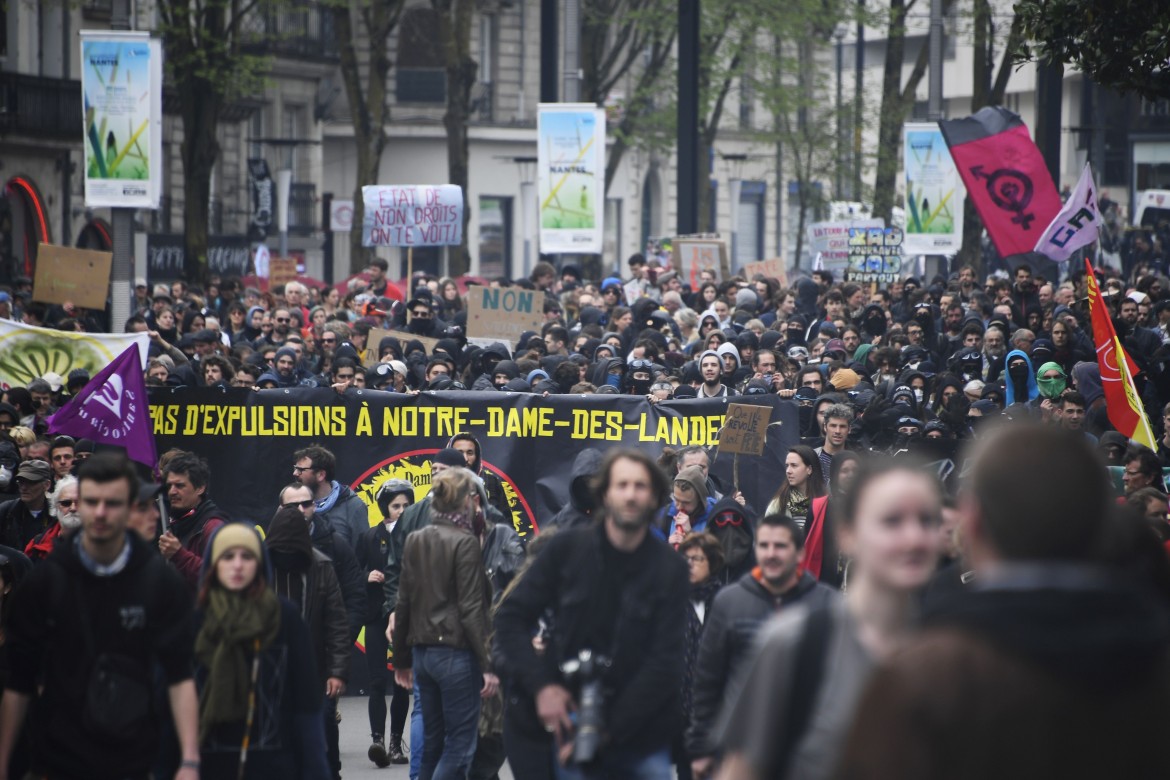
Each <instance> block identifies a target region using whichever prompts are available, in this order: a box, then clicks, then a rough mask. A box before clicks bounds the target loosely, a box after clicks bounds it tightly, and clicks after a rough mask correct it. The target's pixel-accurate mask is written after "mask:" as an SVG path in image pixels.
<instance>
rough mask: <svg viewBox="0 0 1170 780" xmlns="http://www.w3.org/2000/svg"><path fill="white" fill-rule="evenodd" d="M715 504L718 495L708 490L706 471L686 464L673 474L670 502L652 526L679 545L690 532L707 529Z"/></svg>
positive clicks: (658, 535)
mask: <svg viewBox="0 0 1170 780" xmlns="http://www.w3.org/2000/svg"><path fill="white" fill-rule="evenodd" d="M713 506H715V499H714V498H712V497H711V496H709V495H708V494H707V475H706V474H705V473H704V472H703V469H701V468H700V467H698V466H687V467H685V468H683V469H682V470H680V471H679V472H678V474H676V475H675V476H674V486H673V488H672V493H671V500H670V506H668V507H667V508H666V514H664V515H663V516H662V519H661V520H660V521H659V522H657V523H654V524H653V525H651V526H650V530H651V531H652V532H653V533H654V535H655V536H657V537H658V538H659V539H665V540H666V541H667V542H669V543H670V544H671V545H672V546H674V547H675V548H676V549H677V548H678V546H679V545H680V544H682V541H683V539H685V538H686V536H687V534H689V533H696V534H697V533H702V532H703V531H705V530H706V528H707V519H708V517H709V515H710V512H711V507H713Z"/></svg>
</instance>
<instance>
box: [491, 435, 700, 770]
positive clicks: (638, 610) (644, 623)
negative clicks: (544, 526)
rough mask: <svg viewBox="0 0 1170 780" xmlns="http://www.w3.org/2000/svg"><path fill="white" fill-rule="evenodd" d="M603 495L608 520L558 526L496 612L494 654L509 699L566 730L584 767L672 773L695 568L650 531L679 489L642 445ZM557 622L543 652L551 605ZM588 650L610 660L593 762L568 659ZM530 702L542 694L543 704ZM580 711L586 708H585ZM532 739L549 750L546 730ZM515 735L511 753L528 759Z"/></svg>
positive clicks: (599, 500) (574, 766) (612, 473)
mask: <svg viewBox="0 0 1170 780" xmlns="http://www.w3.org/2000/svg"><path fill="white" fill-rule="evenodd" d="M599 473H600V479H599V481H598V485H597V491H596V496H595V502H596V504H597V506H599V507H601V508H602V509H603V511H604V520H603V521H602V522H601V523H598V524H597V525H595V526H593V527H585V528H577V529H570V530H565V531H561V532H559V533H557V534H556V535H555V536H553V537H552V538H551V539H550V540H549V541H548V543H547V546H546V547H545V548H544V550H543V551H542V552H541V553H540V554H539V555H538V556H537V557H536V559H535V560H534V561H533V563H532V565H531V567H530V568H529V569H528V571H527V572H526V573H525V574H524V575H523V576H522V577H521V579H520V581H519V583H518V584H517V585H516V587H515V589H514V590H513V591H512V592H511V593H510V594H509V595H508V596H507V597H506V598H505V599H504V600H503V602H502V603H501V604H500V606H499V609H498V611H497V613H496V633H495V650H494V657H495V660H496V664H497V667H498V668H499V669H500V670H501V672H502V673H503V674H504V675H507V677H508V678H509V680H510V691H512V692H513V693H514V695H511V694H510V695H509V703H511V704H512V705H513V706H517V707H524V708H525V709H526V710H527V720H529V721H530V722H532V721H534V720H536V721H538V722H533V723H531V725H532V729H530V731H531V732H535V735H539V734H540V730H541V729H542V728H543V730H544V731H546V732H548V733H549V734H552V735H554V736H555V738H556V741H557V746H558V752H559V758H560V760H561V762H562V763H564V764H566V765H567V766H566V767H565V769H564V775H565V776H567V777H573V778H610V777H629V776H634V775H635V774H637V776H646V777H649V776H659V775H662V774H664V773H669V770H670V751H669V746H670V743H671V740H672V738H673V737H674V735H675V733H676V731H677V729H678V728H679V723H678V717H679V716H678V713H679V712H680V709H681V696H680V693H681V691H680V690H679V685H678V679H679V678H678V675H679V668H680V667H679V659H680V656H679V653H680V652H681V651H680V648H681V647H682V644H683V640H684V637H683V634H684V631H685V627H686V608H687V597H686V593H687V574H686V570H685V567H684V565H683V561H682V559H681V558H680V557H679V556H678V555H676V554H675V553H674V552H673V551H672V550H671V549H670V548H669V547H668V546H667V545H666V544H665V543H664V542H662V541H661V540H659V539H657V538H656V537H654V536H653V535H652V534H650V533H649V526H650V523H651V521H652V520H653V518H654V516H655V514H656V513H657V512H658V510H659V509H660V508H661V507H662V506H664V505H665V504H666V502H667V501H668V500H669V490H670V483H669V482H668V481H667V478H666V475H664V474H663V473H662V472H661V470H660V469H659V468H658V466H657V465H656V464H655V463H654V461H653V460H651V459H650V458H649V457H648V456H646V455H645V454H643V453H641V452H639V451H636V450H625V449H614V450H611V451H610V452H609V454H608V455H607V456H606V458H605V460H604V461H603V462H602V464H601V467H600V469H599ZM546 614H547V615H549V616H550V617H551V624H552V627H553V630H552V634H551V636H550V638H549V640H548V642H547V644H546V649H545V651H544V653H543V654H541V655H537V653H536V651H535V650H534V649H533V645H532V630H533V627H534V626H536V625H537V622H538V620H539V619H541V617H542V616H544V615H546ZM584 651H591V652H592V653H593V655H594V657H596V656H604V657H605V658H607V659H608V660H609V665H608V667H606V668H604V670H603V671H601V672H600V673H599V674H600V679H601V682H602V688H603V703H602V707H601V709H602V718H603V721H604V728H603V733H604V734H605V735H606V739H605V741H604V742H603V743H602V744H601V745H600V749H599V752H598V753H597V756H596V759H595V760H593V761H590V762H589V763H588V764H584V763H580V759H581V758H583V757H582V756H581V755H580V754H575V753H574V751H575V750H579V749H580V748H581V747H583V745H584V743H583V742H582V741H580V740H575V737H574V727H573V723H572V721H571V720H570V718H569V713H570V711H572V710H573V709H576V708H577V703H576V701H575V700H576V699H579V698H580V694H579V692H578V693H577V694H576V695H575V694H574V693H572V692H571V691H570V689H578V690H579V683H580V681H578V680H574V679H568V678H566V676H565V675H564V674H563V673H562V672H561V668H560V665H561V664H563V663H565V662H567V661H575V660H578V659H580V658H582V653H583V652H584ZM529 702H533V703H535V712H533V711H532V710H531V709H529V708H530V707H531V705H530V704H528V703H529ZM578 716H579V719H585V717H586V714H585V713H582V712H580V711H578ZM535 735H534V738H533V739H532V741H531V742H530V746H531V748H532V749H534V750H539V749H540V746H539V742H538V740H539V737H538V736H535ZM528 747H529V746H525V747H522V748H520V749H519V751H518V750H516V749H513V748H515V746H514V745H510V746H509V748H510V749H509V760H510V761H511V763H512V765H513V766H514V767H515V766H517V764H518V763H523V762H524V760H525V756H524V755H520V754H519V753H522V752H523V751H524V750H525V749H527V748H528Z"/></svg>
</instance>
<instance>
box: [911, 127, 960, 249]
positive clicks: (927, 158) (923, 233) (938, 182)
mask: <svg viewBox="0 0 1170 780" xmlns="http://www.w3.org/2000/svg"><path fill="white" fill-rule="evenodd" d="M902 132H903V142H904V144H903V155H904V160H903V162H904V166H903V168H904V170H905V173H904V176H905V180H904V184H905V192H906V230H905V240H904V241H903V243H902V251H903V253H905V254H907V255H953V254H955V253H957V252H958V251H959V250H960V249H962V248H963V200H964V198H965V197H966V194H967V190H966V188H965V187H964V186H963V180H962V179H961V178H960V177H959V171H958V169H956V168H955V161H954V160H953V159H952V158H951V150H950V149H948V148H947V143H946V141H945V140H943V135H942V131H941V130H939V129H938V123H937V122H933V123H926V124H916V123H907V124H906V125H905V127H903V129H902Z"/></svg>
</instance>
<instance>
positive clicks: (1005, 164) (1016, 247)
mask: <svg viewBox="0 0 1170 780" xmlns="http://www.w3.org/2000/svg"><path fill="white" fill-rule="evenodd" d="M938 126H939V129H940V130H941V131H942V134H943V138H945V139H946V142H947V146H948V147H949V148H950V150H951V157H953V158H954V160H955V165H956V166H957V167H958V169H959V175H960V176H961V177H962V179H963V184H965V185H967V194H968V195H969V196H970V198H971V200H972V202H974V204H975V209H976V210H977V211H978V212H979V216H980V217H981V218H982V219H983V224H984V226H985V227H986V228H987V232H988V234H989V235H990V236H991V240H992V241H993V242H995V248H996V250H997V251H998V252H999V253H1000V255H1002V256H1003V257H1008V256H1009V255H1018V254H1023V253H1025V252H1031V251H1032V250H1033V248H1034V247H1035V246H1036V240H1037V238H1039V236H1040V234H1041V233H1043V232H1044V228H1046V227H1047V226H1048V225H1049V223H1051V222H1052V219H1053V217H1055V216H1056V213H1057V212H1058V211H1060V194H1059V193H1057V191H1056V185H1055V184H1053V183H1052V177H1051V176H1050V175H1049V174H1048V168H1047V167H1046V166H1045V165H1044V157H1043V155H1041V154H1040V150H1039V149H1038V148H1036V144H1035V143H1033V142H1032V137H1031V136H1030V135H1029V134H1028V127H1027V125H1025V124H1024V120H1022V119H1020V117H1019V115H1018V114H1015V113H1013V112H1011V111H1008V110H1007V109H1006V108H1002V107H999V106H995V107H991V106H988V107H986V108H981V109H979V111H978V113H976V114H974V115H973V116H969V117H966V118H964V119H950V120H944V121H942V122H939V123H938Z"/></svg>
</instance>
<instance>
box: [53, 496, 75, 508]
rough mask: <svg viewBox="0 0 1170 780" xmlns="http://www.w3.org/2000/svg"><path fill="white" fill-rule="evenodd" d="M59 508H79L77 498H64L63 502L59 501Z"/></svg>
mask: <svg viewBox="0 0 1170 780" xmlns="http://www.w3.org/2000/svg"><path fill="white" fill-rule="evenodd" d="M57 506H68V507H74V506H77V499H76V498H62V499H61V500H59V501H58V502H57Z"/></svg>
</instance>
